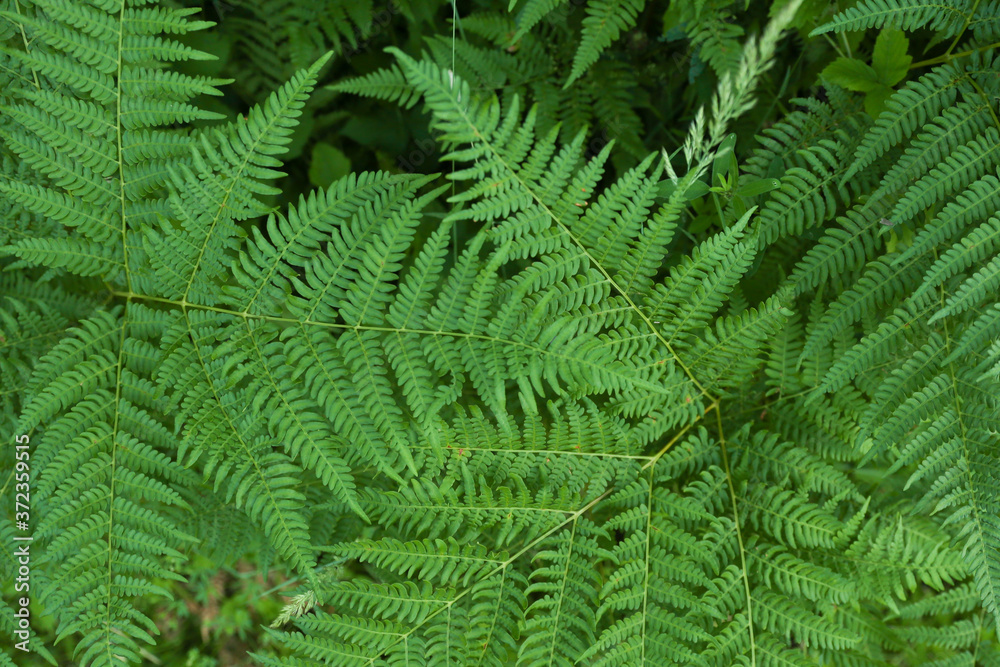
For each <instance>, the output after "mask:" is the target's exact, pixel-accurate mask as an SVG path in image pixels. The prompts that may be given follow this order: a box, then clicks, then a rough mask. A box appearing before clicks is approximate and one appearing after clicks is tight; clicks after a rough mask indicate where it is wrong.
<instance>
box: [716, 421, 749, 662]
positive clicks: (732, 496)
mask: <svg viewBox="0 0 1000 667" xmlns="http://www.w3.org/2000/svg"><path fill="white" fill-rule="evenodd" d="M715 422H716V425H717V426H718V429H719V445H720V448H721V451H722V466H723V469H724V470H725V471H726V482H727V483H728V485H729V500H730V501H731V502H732V504H733V520H734V523H735V525H736V541H737V543H738V544H739V547H740V568H741V569H742V574H743V590H744V592H745V593H746V596H747V630H748V631H749V633H750V667H757V643H756V640H755V639H754V634H753V608H752V607H751V601H750V577H749V572H747V558H746V547H745V546H744V544H743V531H742V529H741V528H740V512H739V508H738V507H737V505H736V487H735V486H733V473H732V470H731V469H730V468H729V451H728V450H727V449H726V436H725V434H724V432H723V430H722V411H721V410H720V409H719V404H718V402H716V403H715Z"/></svg>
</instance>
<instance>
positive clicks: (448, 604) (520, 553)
mask: <svg viewBox="0 0 1000 667" xmlns="http://www.w3.org/2000/svg"><path fill="white" fill-rule="evenodd" d="M613 490H614V489H613V488H611V489H607V490H606V491H605V492H604V493H602V494H601V495H599V496H597V497H596V498H594V499H593V500H591V501H590V502H589V503H587V504H586V505H584V506H583V507H581V508H580V509H578V510H577V511H576V512H573V513H572V514H571V515H569V516H568V517H566V520H565V521H563V522H562V523H560V524H557V525H555V526H553V527H552V528H550V529H549V530H547V531H545V532H544V533H543V534H541V535H539V536H538V537H536V538H535V539H533V540H532V541H531V542H529V543H528V544H526V545H525V546H524V547H523V548H522V549H521V550H520V551H518V552H517V553H516V554H514V555H513V556H511V557H510V558H508V559H507V560H505V561H504V562H503V563H501V564H500V565H498V566H496V567H495V568H493V569H492V570H491V571H490V572H488V573H487V574H486V575H484V576H482V577H480V578H479V581H484V580H486V579H489V578H490V577H492V576H493V575H495V574H496V573H497V572H502V571H505V570H506V569H507V568H508V567H509V566H510V565H511V563H513V562H514V561H516V560H517V559H518V558H520V557H521V556H523V555H524V554H525V553H527V552H528V551H530V550H531V549H534V548H535V546H537V545H538V544H539V543H540V542H541V541H542V540H544V539H545V538H547V537H548V536H549V535H551V534H552V533H554V532H556V531H557V530H561V529H562V528H563V527H564V526H565V525H566V524H567V523H569V522H570V521H572V522H573V523H574V525H575V524H576V521H577V519H579V518H580V517H581V516H582V515H583V514H584V513H586V512H587V511H589V510H590V509H591V508H592V507H594V505H596V504H597V503H599V502H601V501H602V500H604V499H605V498H606V497H608V496H609V495H610V494H611V492H612V491H613ZM473 587H474V586H468V587H467V588H466V589H465V590H463V591H462V592H461V593H459V594H458V595H456V596H455V597H454V598H452V599H451V600H449V601H448V602H446V603H444V604H443V605H442V606H441V608H440V609H437V610H435V611H433V612H431V613H429V614H428V615H427V616H426V617H424V619H423V620H422V621H420V622H419V623H417V624H416V625H414V626H413V627H412V628H410V630H409V632H407V633H405V634H403V635H401V636H400V639H399V640H397V642H396V643H397V644H398V643H399V641H403V642H406V641H407V639H409V637H410V635H412V634H413V633H414V632H416V631H417V630H419V629H420V628H422V627H423V626H424V624H426V623H427V621H429V620H431V619H432V618H434V617H435V616H437V615H438V614H440V613H441V612H443V611H445V610H446V609H447V610H450V609H451V608H452V607H453V606H454V605H455V603H456V602H458V601H459V600H461V599H462V598H464V597H465V596H466V595H468V594H469V593H471V592H472V589H473ZM392 646H393V645H388V646H385V647H384V648H383V652H385V651H388V650H389V649H390V648H391V647H392ZM377 659H378V656H374V657H372V658H371V659H370V660H369V661H368V663H367V664H368V665H374V664H375V661H376V660H377Z"/></svg>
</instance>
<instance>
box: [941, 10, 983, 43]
mask: <svg viewBox="0 0 1000 667" xmlns="http://www.w3.org/2000/svg"><path fill="white" fill-rule="evenodd" d="M979 2H980V0H976V3H975V4H974V5H972V9H970V10H969V13H968V15H966V17H965V23H964V24H962V29H961V30H959V31H958V34H957V35H955V39H953V40H952V42H951V45H950V46H948V50H947V51H945V52H944V53H945V55H948V54H949V53H951V52H952V50H953V49H954V48H955V47H956V46H957V45H958V40H960V39H962V35H964V34H965V31H966V30H967V29H968V28H969V24H970V23H972V17H973V16H975V15H976V10H977V9H979Z"/></svg>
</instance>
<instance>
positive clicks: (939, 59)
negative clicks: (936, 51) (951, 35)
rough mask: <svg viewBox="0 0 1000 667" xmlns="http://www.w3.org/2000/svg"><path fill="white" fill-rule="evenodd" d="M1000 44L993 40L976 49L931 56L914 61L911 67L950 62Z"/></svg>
mask: <svg viewBox="0 0 1000 667" xmlns="http://www.w3.org/2000/svg"><path fill="white" fill-rule="evenodd" d="M998 46H1000V42H993V43H992V44H987V45H986V46H979V47H976V48H974V49H969V50H968V51H961V52H959V53H952V54H950V55H949V54H947V53H946V54H944V55H943V56H937V57H936V58H930V59H928V60H921V61H920V62H918V63H913V64H912V65H910V69H916V68H918V67H927V66H929V65H940V64H941V63H946V62H950V61H952V60H955V59H957V58H962V57H964V56H970V55H972V54H973V53H982V52H983V51H989V50H990V49H995V48H997V47H998Z"/></svg>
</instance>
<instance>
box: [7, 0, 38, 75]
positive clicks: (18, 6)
mask: <svg viewBox="0 0 1000 667" xmlns="http://www.w3.org/2000/svg"><path fill="white" fill-rule="evenodd" d="M14 13H15V14H18V15H20V14H21V3H20V2H19V1H18V0H14ZM17 29H18V30H20V32H21V41H22V42H24V52H25V53H31V49H30V48H28V36H27V35H26V34H25V33H24V25H23V24H21V23H18V24H17ZM18 76H19V77H20V76H21V75H20V74H18ZM21 78H24V77H21ZM31 78H33V79H34V80H35V88H37V89H38V90H41V89H42V87H41V86H40V85H39V84H38V72H36V71H35V68H34V67H32V68H31Z"/></svg>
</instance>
